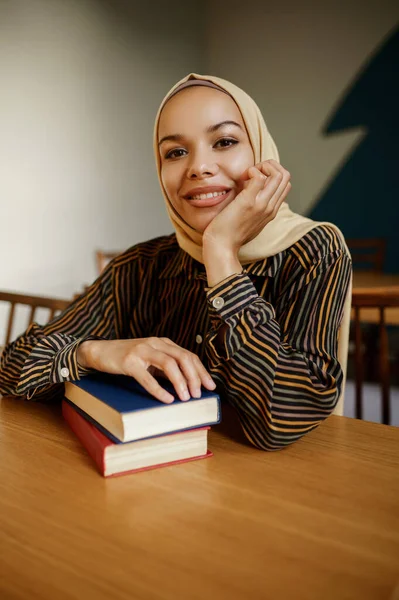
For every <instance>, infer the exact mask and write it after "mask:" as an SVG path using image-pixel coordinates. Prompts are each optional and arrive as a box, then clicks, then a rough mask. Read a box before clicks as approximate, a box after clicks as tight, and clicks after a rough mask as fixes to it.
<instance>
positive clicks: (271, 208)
mask: <svg viewBox="0 0 399 600" xmlns="http://www.w3.org/2000/svg"><path fill="white" fill-rule="evenodd" d="M290 190H291V184H290V182H288V184H287V185H286V187H285V189H284V190H283V191H281V192H280V190H278V191H277V192H276V193H275V194H273V196H272V197H271V198H269V194H268V191H267V190H264V191H263V192H260V193H259V194H258V198H257V201H258V202H259V203H265V206H264V208H263V211H264V216H265V218H266V219H267V221H270V220H271V219H270V217H271V218H272V219H274V217H275V216H276V214H277V212H278V210H279V208H280V206H281V204H282V203H283V202H284V200H285V198H286V197H287V195H288V193H289V191H290ZM262 194H264V196H263V197H262Z"/></svg>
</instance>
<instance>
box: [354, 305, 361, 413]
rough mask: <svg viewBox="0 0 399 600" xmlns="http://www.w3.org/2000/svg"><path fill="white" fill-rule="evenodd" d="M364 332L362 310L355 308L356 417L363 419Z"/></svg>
mask: <svg viewBox="0 0 399 600" xmlns="http://www.w3.org/2000/svg"><path fill="white" fill-rule="evenodd" d="M362 381H363V363H362V332H361V328H360V309H359V308H358V307H357V306H356V307H355V416H356V418H357V419H361V418H362V416H363V411H362V408H363V407H362Z"/></svg>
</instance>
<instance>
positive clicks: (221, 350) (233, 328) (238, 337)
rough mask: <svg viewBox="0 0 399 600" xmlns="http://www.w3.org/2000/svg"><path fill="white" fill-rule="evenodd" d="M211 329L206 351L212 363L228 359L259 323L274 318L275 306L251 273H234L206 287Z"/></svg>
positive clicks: (250, 336) (246, 341)
mask: <svg viewBox="0 0 399 600" xmlns="http://www.w3.org/2000/svg"><path fill="white" fill-rule="evenodd" d="M207 300H208V305H209V313H210V319H211V330H210V331H209V333H208V335H207V342H208V343H207V354H208V358H209V361H210V365H211V367H212V366H213V367H215V366H217V365H218V364H219V363H220V361H223V360H229V359H230V358H232V357H233V356H234V355H235V354H236V352H239V351H240V349H241V348H242V347H243V346H245V344H247V343H248V342H249V340H250V339H251V338H252V336H253V335H254V332H255V330H256V329H257V328H258V327H262V326H264V325H265V324H266V323H267V322H268V321H270V319H274V317H275V314H274V309H273V307H272V305H271V304H270V303H269V302H266V300H265V299H264V298H262V297H260V296H259V294H258V292H257V291H256V288H255V286H254V285H253V283H252V281H251V280H250V278H249V276H248V275H247V274H246V273H245V272H244V273H240V274H234V275H231V276H230V277H228V278H227V279H225V280H223V281H221V282H220V283H218V284H217V285H215V286H214V287H213V288H211V289H209V290H207Z"/></svg>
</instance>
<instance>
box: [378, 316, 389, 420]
mask: <svg viewBox="0 0 399 600" xmlns="http://www.w3.org/2000/svg"><path fill="white" fill-rule="evenodd" d="M380 377H381V399H382V422H383V423H384V424H385V425H389V424H390V422H391V406H390V394H389V383H390V381H389V346H388V332H387V328H386V325H385V314H384V308H380Z"/></svg>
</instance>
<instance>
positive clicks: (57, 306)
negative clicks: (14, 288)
mask: <svg viewBox="0 0 399 600" xmlns="http://www.w3.org/2000/svg"><path fill="white" fill-rule="evenodd" d="M0 302H6V303H8V304H9V305H10V309H9V313H8V319H7V324H6V336H5V340H4V343H5V344H8V343H9V342H10V340H11V334H12V330H13V325H14V319H15V316H16V312H15V308H16V306H17V305H18V304H22V305H25V306H28V307H30V311H29V316H28V319H27V323H26V326H27V327H28V326H29V325H30V324H31V323H33V321H34V320H35V314H36V311H37V310H38V309H41V308H45V309H48V310H47V313H48V315H47V319H46V322H49V321H51V320H52V319H53V318H54V317H55V316H56V314H58V313H59V312H61V311H62V310H64V309H65V308H66V307H67V306H69V305H70V304H71V300H61V299H60V298H44V297H41V296H30V295H27V294H18V293H14V292H2V291H0ZM0 343H1V342H0Z"/></svg>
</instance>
